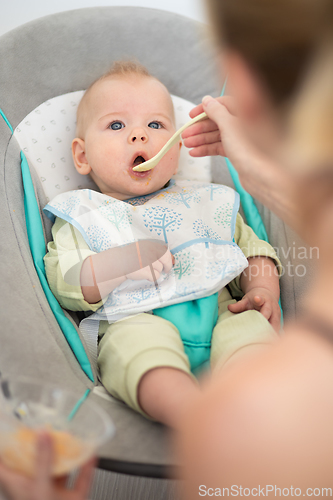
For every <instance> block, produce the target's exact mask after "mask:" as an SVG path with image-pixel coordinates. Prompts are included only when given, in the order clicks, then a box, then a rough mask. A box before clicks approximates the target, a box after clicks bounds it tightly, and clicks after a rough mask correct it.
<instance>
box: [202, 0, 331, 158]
mask: <svg viewBox="0 0 333 500" xmlns="http://www.w3.org/2000/svg"><path fill="white" fill-rule="evenodd" d="M206 2H207V5H208V8H209V13H210V17H211V22H212V25H213V29H214V36H215V38H216V41H217V43H218V44H219V45H220V46H222V47H226V48H227V49H231V50H236V51H237V52H238V53H240V54H241V55H242V56H243V57H244V59H245V60H246V61H247V63H248V64H249V65H250V67H251V68H252V69H253V70H255V72H256V73H257V75H258V76H259V77H260V78H261V80H262V82H263V83H264V84H265V86H266V88H267V90H268V91H269V92H270V94H271V97H272V99H273V100H274V102H275V104H277V105H280V106H281V105H283V104H285V103H287V102H288V101H289V100H291V98H294V102H293V104H294V106H293V111H295V113H296V114H295V117H292V120H291V123H292V127H293V128H294V132H295V134H296V135H297V137H298V139H297V140H298V143H299V144H300V143H303V144H305V143H306V144H307V146H308V152H310V149H311V148H312V149H311V159H310V157H309V161H312V160H314V157H316V155H318V154H319V153H323V150H324V149H325V150H326V153H328V157H330V158H331V159H332V158H333V71H332V67H333V1H332V0H206ZM313 113H315V120H313V116H314V115H313ZM306 124H309V125H311V134H310V133H308V134H307V139H310V142H309V141H308V140H307V139H306V138H305V136H304V135H303V134H302V133H301V129H302V130H303V131H305V128H306ZM296 129H297V133H296ZM310 135H311V137H310ZM311 144H312V146H311ZM328 150H329V152H328ZM325 157H327V154H326V156H325ZM320 161H325V160H324V159H323V158H322V159H320Z"/></svg>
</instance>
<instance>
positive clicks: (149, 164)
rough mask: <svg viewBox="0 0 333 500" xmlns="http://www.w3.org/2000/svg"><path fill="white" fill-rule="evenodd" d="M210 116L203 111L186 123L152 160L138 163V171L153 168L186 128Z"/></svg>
mask: <svg viewBox="0 0 333 500" xmlns="http://www.w3.org/2000/svg"><path fill="white" fill-rule="evenodd" d="M207 118H208V116H207V115H206V113H201V115H198V116H196V117H195V118H193V119H192V120H190V121H189V122H187V123H185V125H183V126H182V127H181V128H180V129H179V130H177V132H176V133H175V134H174V135H173V136H172V137H171V139H169V140H168V142H167V143H166V145H165V146H163V148H162V149H161V151H159V152H158V153H157V155H155V156H153V157H152V158H150V160H148V161H145V162H144V163H141V165H137V166H136V167H134V168H133V170H135V171H136V172H146V170H151V169H152V168H154V167H156V165H157V164H158V163H159V162H160V161H161V159H162V158H163V156H164V155H165V154H166V153H167V152H168V151H169V149H171V148H172V147H173V146H174V145H175V144H177V142H178V141H179V138H180V136H181V134H182V133H183V132H184V130H185V129H187V128H188V127H190V126H191V125H193V124H194V123H197V122H200V121H202V120H206V119H207Z"/></svg>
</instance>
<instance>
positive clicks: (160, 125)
mask: <svg viewBox="0 0 333 500" xmlns="http://www.w3.org/2000/svg"><path fill="white" fill-rule="evenodd" d="M148 127H150V128H154V129H158V128H162V124H161V123H160V122H150V123H149V125H148Z"/></svg>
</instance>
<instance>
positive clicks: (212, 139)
mask: <svg viewBox="0 0 333 500" xmlns="http://www.w3.org/2000/svg"><path fill="white" fill-rule="evenodd" d="M215 143H219V144H220V145H221V134H220V131H219V130H218V129H217V130H216V129H215V131H214V132H207V133H202V134H200V135H194V136H193V137H189V138H188V139H184V145H185V146H186V147H187V148H197V147H199V146H204V145H205V144H215Z"/></svg>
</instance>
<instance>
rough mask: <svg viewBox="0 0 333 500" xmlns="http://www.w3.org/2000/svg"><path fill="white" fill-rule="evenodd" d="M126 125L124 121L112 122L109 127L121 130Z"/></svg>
mask: <svg viewBox="0 0 333 500" xmlns="http://www.w3.org/2000/svg"><path fill="white" fill-rule="evenodd" d="M124 127H125V125H124V124H123V123H122V122H112V123H110V125H109V128H111V129H112V130H120V129H122V128H124Z"/></svg>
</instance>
